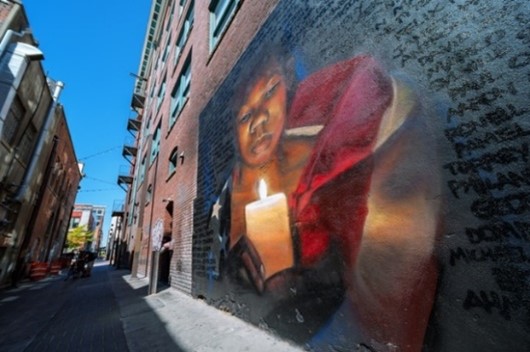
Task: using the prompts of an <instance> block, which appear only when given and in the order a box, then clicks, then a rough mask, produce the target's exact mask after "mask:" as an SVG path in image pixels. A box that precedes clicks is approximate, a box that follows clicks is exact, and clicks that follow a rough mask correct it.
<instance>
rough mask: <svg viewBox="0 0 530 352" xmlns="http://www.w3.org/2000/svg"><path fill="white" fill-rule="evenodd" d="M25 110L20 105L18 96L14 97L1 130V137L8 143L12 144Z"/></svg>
mask: <svg viewBox="0 0 530 352" xmlns="http://www.w3.org/2000/svg"><path fill="white" fill-rule="evenodd" d="M25 113H26V109H25V108H24V105H23V104H22V101H21V100H20V99H19V97H18V96H15V99H13V103H11V108H10V109H9V112H8V113H7V116H6V119H5V120H4V128H3V129H2V137H3V138H4V139H5V140H6V141H7V142H8V143H9V144H12V143H13V142H14V139H15V137H16V134H17V130H18V127H19V125H20V122H21V121H22V118H23V117H24V114H25Z"/></svg>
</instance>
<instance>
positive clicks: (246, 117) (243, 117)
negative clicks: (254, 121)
mask: <svg viewBox="0 0 530 352" xmlns="http://www.w3.org/2000/svg"><path fill="white" fill-rule="evenodd" d="M251 116H252V113H251V112H250V111H249V112H246V113H244V114H243V115H241V116H240V117H239V123H240V124H243V123H247V122H248V120H250V117H251Z"/></svg>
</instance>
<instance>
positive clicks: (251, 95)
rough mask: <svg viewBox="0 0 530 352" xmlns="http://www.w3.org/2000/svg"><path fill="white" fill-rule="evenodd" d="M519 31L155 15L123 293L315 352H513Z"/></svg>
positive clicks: (320, 6)
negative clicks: (128, 279)
mask: <svg viewBox="0 0 530 352" xmlns="http://www.w3.org/2000/svg"><path fill="white" fill-rule="evenodd" d="M529 14H530V7H529V5H528V4H527V3H526V2H523V1H515V2H511V3H510V4H507V3H499V2H494V1H484V2H480V3H479V2H476V1H452V2H441V1H419V2H410V1H403V2H399V3H396V2H385V1H355V2H353V1H344V0H333V1H325V2H324V1H322V2H319V1H290V0H277V1H267V2H265V1H249V0H212V1H192V0H179V1H163V0H154V1H153V2H152V8H151V13H150V15H149V21H148V26H147V30H146V37H145V40H144V48H143V51H142V56H141V59H140V65H139V70H138V74H137V80H136V83H135V89H134V92H133V97H132V104H131V105H132V107H133V109H134V111H135V117H134V118H132V119H130V120H129V121H128V123H127V129H128V130H129V131H130V132H132V133H133V134H134V136H135V142H134V143H133V144H132V145H127V146H124V156H126V158H127V160H129V161H130V167H129V168H128V169H127V171H126V172H125V173H123V174H120V175H119V177H118V183H119V184H120V185H122V186H123V187H124V188H125V189H126V190H127V193H126V198H125V208H124V211H123V213H122V214H121V215H120V216H121V219H122V221H123V226H122V228H121V231H123V232H122V235H123V237H121V238H123V240H124V241H125V243H126V246H127V248H126V253H128V255H129V258H131V270H132V274H133V275H134V276H140V277H148V278H149V279H150V283H151V287H155V291H156V285H157V282H159V281H164V280H166V279H167V281H168V282H169V283H170V285H171V286H172V287H174V288H176V289H178V290H181V291H183V292H185V293H188V294H191V295H192V296H194V297H201V298H204V299H205V300H206V301H207V302H208V303H209V304H211V305H213V306H216V307H218V308H219V309H222V310H228V311H230V312H232V313H233V314H234V315H236V316H238V317H240V318H241V319H245V320H248V321H250V322H252V323H254V324H256V325H258V326H261V327H264V328H266V329H268V330H270V331H273V332H274V333H277V334H279V335H281V336H283V337H285V338H287V339H290V340H292V341H294V342H296V343H299V344H300V345H309V346H310V347H311V348H313V349H314V350H330V349H331V347H330V346H333V348H334V349H337V350H338V349H343V350H363V349H364V350H370V351H398V350H404V351H420V350H442V351H466V350H499V349H502V350H521V349H523V350H525V349H528V348H530V340H529V339H528V333H527V332H528V327H529V325H528V319H527V317H528V313H529V312H530V305H528V302H530V297H529V292H530V291H529V290H528V287H529V274H528V273H529V267H528V258H530V247H529V241H528V238H530V237H529V233H528V229H529V228H530V227H529V226H528V224H529V223H530V222H529V218H530V215H529V213H530V208H529V207H528V204H527V203H528V202H527V198H528V192H529V183H528V182H527V179H528V176H529V173H528V135H529V132H528V131H530V126H529V124H528V121H529V119H528V118H529V113H530V110H529V109H528V107H527V103H526V102H527V97H528V94H529V87H530V85H529V83H528V79H527V78H528V75H529V72H530V71H529V68H530V60H528V58H529V55H528V50H527V49H528V48H527V45H528V43H529V42H530V41H529V40H530V39H529V35H530V32H529V31H528V30H527V25H528V18H529V17H528V16H529ZM151 292H153V290H151ZM523 346H524V347H523Z"/></svg>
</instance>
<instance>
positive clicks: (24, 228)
mask: <svg viewBox="0 0 530 352" xmlns="http://www.w3.org/2000/svg"><path fill="white" fill-rule="evenodd" d="M0 14H1V15H0V16H1V18H0V20H1V22H0V36H1V38H2V39H1V42H0V75H1V77H0V81H1V83H0V109H1V110H0V132H1V142H0V157H1V160H2V163H1V166H0V177H1V179H0V204H1V207H0V208H1V209H0V219H1V220H0V221H1V226H0V285H3V284H7V283H9V282H10V281H12V279H13V275H15V276H17V277H18V276H20V275H23V274H24V273H25V272H26V268H27V266H28V265H29V263H30V262H32V261H45V262H48V261H50V260H53V259H55V258H56V257H57V256H59V255H60V253H61V249H62V245H63V242H64V239H65V236H66V230H67V224H68V219H69V216H70V213H71V209H72V206H73V201H74V198H75V195H76V194H77V188H78V185H79V182H80V179H81V173H80V170H79V168H78V164H77V160H76V156H75V152H74V149H73V145H72V140H71V136H70V133H69V130H68V126H67V124H66V118H65V113H64V108H63V106H62V105H61V104H59V102H58V100H59V95H60V92H61V90H62V87H63V84H62V83H61V82H56V81H54V80H52V79H50V78H48V77H46V75H45V73H44V69H43V67H42V64H41V62H40V60H42V59H43V53H42V52H41V51H40V50H39V49H38V48H37V46H36V41H35V39H34V38H33V35H32V33H31V30H30V28H29V22H28V19H27V17H26V14H25V11H24V8H23V6H22V5H21V3H20V2H19V1H2V2H1V3H0ZM43 204H47V205H48V204H50V205H51V207H48V206H43Z"/></svg>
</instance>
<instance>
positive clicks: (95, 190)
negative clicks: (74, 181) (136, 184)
mask: <svg viewBox="0 0 530 352" xmlns="http://www.w3.org/2000/svg"><path fill="white" fill-rule="evenodd" d="M108 191H116V188H99V189H80V190H79V191H78V192H79V193H81V192H108Z"/></svg>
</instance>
